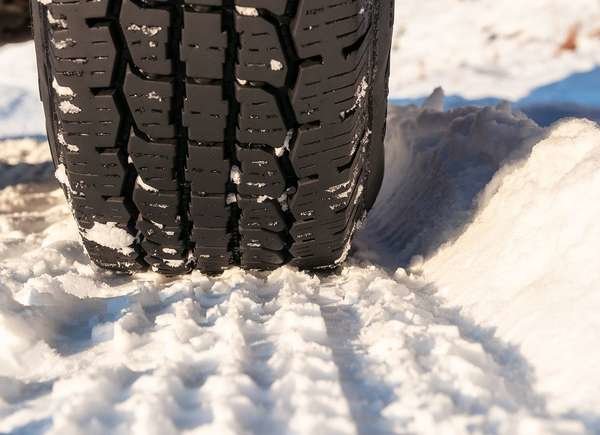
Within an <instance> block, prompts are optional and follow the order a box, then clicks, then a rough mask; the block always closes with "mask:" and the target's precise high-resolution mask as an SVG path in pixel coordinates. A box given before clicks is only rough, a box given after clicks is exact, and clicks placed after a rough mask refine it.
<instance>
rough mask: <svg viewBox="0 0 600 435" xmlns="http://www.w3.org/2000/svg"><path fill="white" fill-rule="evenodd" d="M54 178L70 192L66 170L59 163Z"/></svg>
mask: <svg viewBox="0 0 600 435" xmlns="http://www.w3.org/2000/svg"><path fill="white" fill-rule="evenodd" d="M54 176H55V177H56V179H57V180H58V182H59V183H60V184H62V185H64V186H66V187H67V188H68V189H69V190H71V184H70V183H69V177H68V176H67V168H66V167H65V165H64V164H62V163H61V164H59V165H58V166H57V167H56V171H55V172H54Z"/></svg>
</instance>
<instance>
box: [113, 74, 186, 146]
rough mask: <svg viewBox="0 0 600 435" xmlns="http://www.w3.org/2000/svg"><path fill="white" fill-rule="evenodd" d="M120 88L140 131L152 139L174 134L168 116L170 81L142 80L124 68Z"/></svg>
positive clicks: (169, 115)
mask: <svg viewBox="0 0 600 435" xmlns="http://www.w3.org/2000/svg"><path fill="white" fill-rule="evenodd" d="M123 90H124V92H125V98H126V99H127V103H128V105H129V109H130V111H131V115H132V116H133V119H134V121H135V125H136V126H137V128H139V129H140V131H142V132H143V133H144V134H146V135H147V136H148V137H149V138H151V139H155V140H161V139H170V138H174V137H175V125H174V124H173V122H172V118H171V107H172V101H171V100H172V99H173V84H172V83H171V82H168V81H159V80H146V79H144V78H141V77H140V76H138V75H137V74H135V73H134V72H133V71H132V70H131V68H128V69H127V72H126V73H125V84H124V85H123Z"/></svg>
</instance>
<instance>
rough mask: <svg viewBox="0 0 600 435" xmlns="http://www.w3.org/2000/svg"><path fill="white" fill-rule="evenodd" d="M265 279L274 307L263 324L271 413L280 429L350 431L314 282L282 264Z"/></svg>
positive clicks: (352, 428) (353, 429)
mask: <svg viewBox="0 0 600 435" xmlns="http://www.w3.org/2000/svg"><path fill="white" fill-rule="evenodd" d="M268 283H269V284H270V285H274V286H277V287H278V298H277V304H278V306H279V309H278V310H277V312H276V313H275V315H274V316H273V317H272V318H271V319H270V320H269V321H268V322H267V323H266V325H265V326H266V331H267V332H268V333H269V334H270V336H271V337H272V340H273V343H274V350H273V354H272V356H271V358H270V359H269V366H270V367H271V369H272V371H273V373H274V374H275V378H274V382H273V384H272V387H271V389H272V394H273V397H274V398H275V404H274V409H273V412H274V413H275V414H276V415H277V416H280V418H281V419H282V421H284V422H285V427H286V430H285V433H288V434H306V435H313V434H316V433H324V434H355V433H356V426H355V423H354V421H353V419H352V416H351V412H350V407H349V404H348V402H347V400H346V397H345V395H344V393H343V391H342V388H341V384H340V374H339V372H338V370H337V366H336V364H335V362H334V357H333V353H332V350H331V348H330V347H329V338H328V336H327V328H326V325H325V321H324V319H323V317H322V315H321V311H320V307H319V305H318V304H316V303H315V302H314V301H313V300H312V298H313V297H314V295H316V294H317V293H318V286H319V280H318V279H317V278H315V277H310V276H309V275H308V274H305V273H302V272H298V271H294V270H292V269H291V268H282V269H279V270H277V271H275V272H273V273H272V274H271V275H270V276H269V279H268ZM275 433H277V432H275Z"/></svg>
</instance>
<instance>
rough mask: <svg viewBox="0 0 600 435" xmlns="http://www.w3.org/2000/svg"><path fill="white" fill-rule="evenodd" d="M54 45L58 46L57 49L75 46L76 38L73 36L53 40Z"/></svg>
mask: <svg viewBox="0 0 600 435" xmlns="http://www.w3.org/2000/svg"><path fill="white" fill-rule="evenodd" d="M52 45H54V46H55V47H56V49H57V50H64V49H65V48H68V47H73V46H74V45H75V40H73V39H71V38H67V39H62V40H60V41H56V40H54V39H53V40H52Z"/></svg>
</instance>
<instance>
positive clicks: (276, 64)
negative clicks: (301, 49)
mask: <svg viewBox="0 0 600 435" xmlns="http://www.w3.org/2000/svg"><path fill="white" fill-rule="evenodd" d="M270 66H271V69H272V70H273V71H281V70H282V69H283V64H282V63H281V62H280V61H278V60H276V59H271V62H270Z"/></svg>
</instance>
